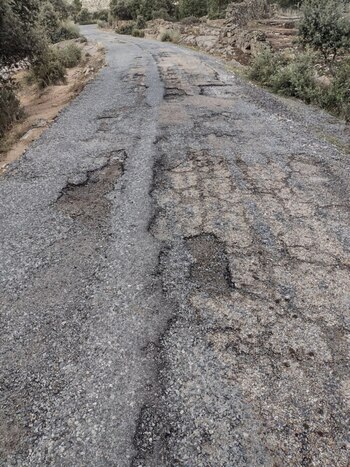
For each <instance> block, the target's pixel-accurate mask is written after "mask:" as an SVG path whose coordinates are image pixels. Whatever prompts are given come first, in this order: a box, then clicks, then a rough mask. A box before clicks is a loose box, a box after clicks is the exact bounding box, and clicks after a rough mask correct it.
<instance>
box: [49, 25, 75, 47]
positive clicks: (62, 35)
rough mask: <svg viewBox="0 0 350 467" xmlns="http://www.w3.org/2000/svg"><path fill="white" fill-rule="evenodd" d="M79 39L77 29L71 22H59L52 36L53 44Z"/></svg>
mask: <svg viewBox="0 0 350 467" xmlns="http://www.w3.org/2000/svg"><path fill="white" fill-rule="evenodd" d="M78 37H80V32H79V27H78V26H77V25H76V24H74V23H73V21H64V22H61V23H60V24H59V26H58V28H57V31H56V32H55V33H54V35H53V39H54V40H53V42H54V43H56V42H61V41H66V40H69V39H77V38H78Z"/></svg>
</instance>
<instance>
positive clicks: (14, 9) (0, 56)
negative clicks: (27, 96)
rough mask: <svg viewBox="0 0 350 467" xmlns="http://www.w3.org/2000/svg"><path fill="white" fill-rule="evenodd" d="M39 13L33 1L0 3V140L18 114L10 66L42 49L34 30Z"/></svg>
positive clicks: (3, 1) (18, 0) (16, 0)
mask: <svg viewBox="0 0 350 467" xmlns="http://www.w3.org/2000/svg"><path fill="white" fill-rule="evenodd" d="M38 11H39V2H38V1H36V0H11V1H9V0H0V70H1V74H0V137H2V136H3V135H4V133H5V131H6V129H7V128H8V126H9V125H10V124H11V123H12V122H13V121H14V120H16V119H17V118H18V117H19V116H20V113H21V110H20V105H19V101H18V99H17V98H16V95H15V86H14V83H13V81H12V79H11V73H9V72H7V73H6V70H10V68H11V66H13V65H15V64H16V63H18V62H19V61H21V60H24V59H28V60H30V59H32V58H33V57H34V56H35V54H37V53H38V52H39V50H40V48H41V47H42V42H41V38H40V35H39V34H38V33H37V31H36V29H35V24H36V19H37V15H38Z"/></svg>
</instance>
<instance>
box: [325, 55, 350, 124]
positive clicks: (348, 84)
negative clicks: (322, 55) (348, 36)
mask: <svg viewBox="0 0 350 467" xmlns="http://www.w3.org/2000/svg"><path fill="white" fill-rule="evenodd" d="M320 105H321V106H322V107H324V108H325V109H327V110H329V111H330V112H332V113H335V114H337V115H340V116H341V117H343V118H344V119H345V120H346V121H347V122H349V121H350V58H347V59H345V60H343V62H341V63H340V64H338V66H337V68H336V70H335V72H334V78H333V80H332V82H331V85H330V86H329V88H328V89H327V90H326V91H325V92H324V93H323V94H322V97H321V101H320Z"/></svg>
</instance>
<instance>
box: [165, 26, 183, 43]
mask: <svg viewBox="0 0 350 467" xmlns="http://www.w3.org/2000/svg"><path fill="white" fill-rule="evenodd" d="M160 40H161V41H162V42H174V43H175V44H176V43H178V42H179V41H180V34H179V33H178V32H177V31H174V30H173V29H167V30H166V31H164V32H162V33H161V35H160Z"/></svg>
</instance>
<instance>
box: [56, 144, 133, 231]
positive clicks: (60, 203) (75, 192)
mask: <svg viewBox="0 0 350 467" xmlns="http://www.w3.org/2000/svg"><path fill="white" fill-rule="evenodd" d="M126 157H127V155H126V152H125V151H124V150H120V151H113V152H112V153H111V154H110V155H109V157H108V159H107V162H106V163H105V164H104V165H103V166H102V167H100V168H98V169H94V170H90V171H87V172H84V173H81V174H78V175H75V176H74V177H72V178H70V179H68V182H67V185H66V186H65V187H64V188H63V190H62V192H61V195H60V197H59V198H58V200H57V202H56V206H57V208H58V209H60V210H62V211H63V212H64V213H65V214H67V215H68V216H70V217H72V218H73V219H76V218H79V221H80V222H82V223H84V224H88V225H89V227H91V228H99V227H102V226H103V225H104V224H105V223H106V218H107V214H108V211H109V208H110V201H109V200H108V199H107V197H106V195H107V194H108V193H109V192H111V191H112V190H113V188H114V185H115V182H116V180H117V179H118V178H119V177H120V176H121V175H122V174H123V170H124V162H125V159H126Z"/></svg>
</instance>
